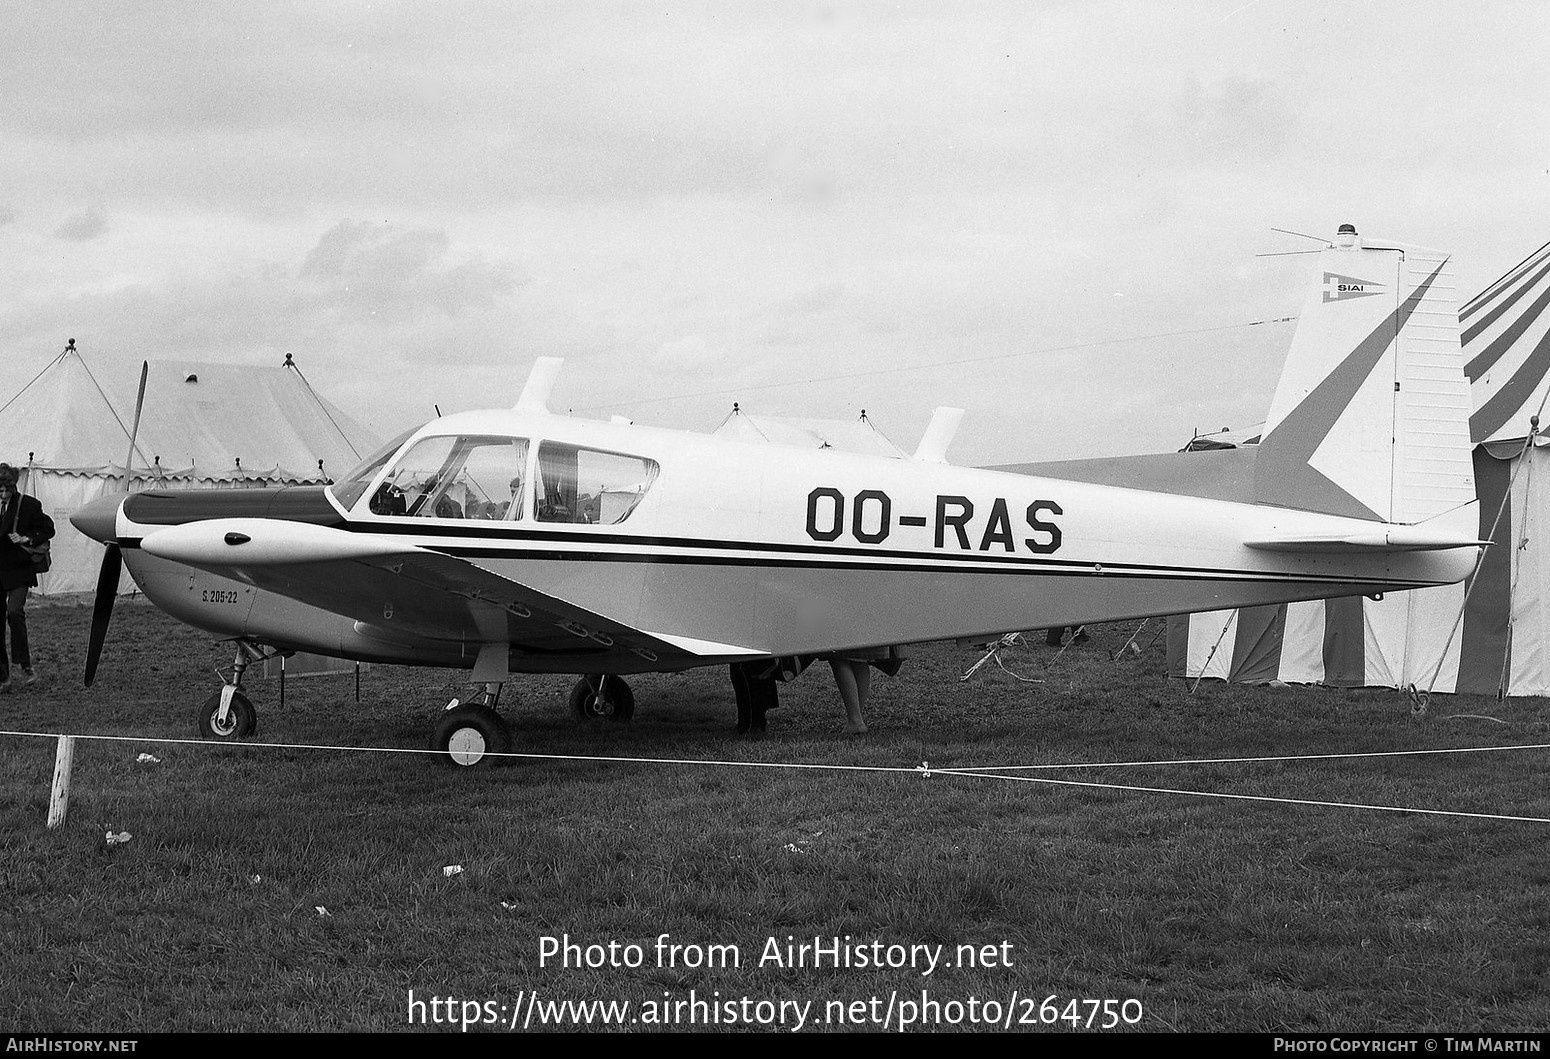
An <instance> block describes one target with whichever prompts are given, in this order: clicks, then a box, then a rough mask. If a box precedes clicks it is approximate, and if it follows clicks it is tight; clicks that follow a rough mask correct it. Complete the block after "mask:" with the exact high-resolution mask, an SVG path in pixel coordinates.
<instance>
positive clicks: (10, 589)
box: [0, 463, 54, 692]
mask: <svg viewBox="0 0 1550 1059" xmlns="http://www.w3.org/2000/svg"><path fill="white" fill-rule="evenodd" d="M16 479H17V474H16V468H15V467H12V466H11V465H10V464H8V463H0V591H3V592H4V593H5V624H6V626H7V628H8V629H9V630H10V634H11V655H13V656H15V661H16V668H17V670H19V673H20V675H19V677H17V676H16V675H15V674H13V673H12V671H11V659H10V658H8V657H7V655H6V650H5V635H4V633H3V632H0V692H7V691H10V690H11V689H12V688H13V687H15V686H16V684H17V683H18V682H19V683H22V684H31V683H32V682H33V681H34V680H37V679H38V675H37V673H36V672H35V671H34V670H33V668H32V651H31V646H30V645H29V644H28V643H27V611H26V608H27V593H28V592H29V591H30V590H32V589H34V588H37V587H38V575H37V572H36V568H35V567H34V565H33V559H32V555H31V553H29V552H28V551H27V550H26V548H25V547H23V545H26V546H28V547H32V546H36V545H39V544H42V543H43V542H44V541H47V540H52V539H53V537H54V520H53V519H51V518H49V517H48V515H46V514H44V512H43V505H42V504H40V503H38V501H37V500H36V498H34V497H30V496H23V495H22V494H21V493H18V492H17V491H16Z"/></svg>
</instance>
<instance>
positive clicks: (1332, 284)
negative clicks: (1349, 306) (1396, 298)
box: [1324, 272, 1383, 305]
mask: <svg viewBox="0 0 1550 1059" xmlns="http://www.w3.org/2000/svg"><path fill="white" fill-rule="evenodd" d="M1382 293H1383V284H1381V283H1372V282H1369V281H1368V280H1365V279H1352V278H1351V277H1350V276H1341V275H1338V274H1336V273H1334V272H1326V273H1324V303H1325V304H1326V305H1327V304H1329V303H1330V302H1343V301H1345V300H1346V299H1347V298H1366V297H1368V296H1369V295H1373V294H1382Z"/></svg>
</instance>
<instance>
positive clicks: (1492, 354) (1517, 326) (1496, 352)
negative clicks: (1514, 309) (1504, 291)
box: [1460, 265, 1550, 382]
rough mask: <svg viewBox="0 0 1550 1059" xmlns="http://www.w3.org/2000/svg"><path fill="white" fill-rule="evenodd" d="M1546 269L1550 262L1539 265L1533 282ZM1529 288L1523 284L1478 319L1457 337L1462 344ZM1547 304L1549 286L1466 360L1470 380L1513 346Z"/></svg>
mask: <svg viewBox="0 0 1550 1059" xmlns="http://www.w3.org/2000/svg"><path fill="white" fill-rule="evenodd" d="M1547 273H1550V265H1546V266H1545V267H1544V268H1542V269H1540V271H1539V274H1538V275H1537V276H1535V277H1534V280H1533V282H1534V283H1538V282H1539V281H1540V280H1542V279H1544V278H1545V275H1546V274H1547ZM1532 289H1533V285H1532V284H1530V285H1529V286H1526V287H1524V288H1523V289H1522V290H1520V291H1518V292H1516V293H1515V294H1513V296H1512V297H1511V298H1508V299H1507V300H1506V301H1505V302H1503V303H1502V305H1501V307H1500V308H1498V309H1495V310H1493V311H1492V313H1491V315H1490V317H1489V319H1486V320H1482V321H1480V323H1478V324H1476V325H1475V326H1474V327H1471V328H1470V329H1469V330H1468V331H1466V332H1465V333H1464V335H1463V336H1462V338H1461V339H1460V341H1462V342H1463V344H1464V345H1465V346H1466V347H1467V346H1468V345H1469V343H1470V342H1471V341H1472V340H1473V339H1474V337H1475V335H1477V334H1479V333H1480V330H1481V328H1483V327H1485V326H1486V325H1487V324H1490V323H1492V322H1494V321H1495V320H1496V318H1497V317H1498V316H1500V315H1501V314H1502V313H1503V312H1505V311H1506V310H1507V309H1508V308H1510V307H1511V306H1512V305H1514V304H1516V303H1517V301H1518V299H1520V298H1522V297H1523V296H1524V295H1526V294H1527V293H1528V292H1529V291H1531V290H1532ZM1547 304H1550V287H1546V288H1545V289H1544V290H1542V291H1540V292H1539V297H1537V298H1535V299H1534V301H1533V304H1531V305H1530V306H1529V307H1528V308H1527V309H1525V310H1523V313H1522V314H1521V315H1520V316H1519V317H1518V318H1517V319H1515V320H1514V321H1513V322H1512V323H1511V324H1510V325H1509V326H1508V327H1507V329H1506V330H1505V331H1503V332H1502V333H1501V334H1499V335H1497V336H1496V337H1495V338H1494V339H1492V341H1491V344H1490V345H1488V346H1486V347H1485V349H1484V350H1482V351H1481V352H1480V353H1478V354H1476V355H1475V356H1474V358H1473V359H1471V360H1470V362H1469V363H1468V364H1465V365H1464V374H1465V375H1467V376H1468V377H1469V381H1470V382H1474V381H1475V380H1476V379H1478V378H1480V376H1482V375H1484V374H1485V373H1486V372H1488V371H1490V370H1491V367H1492V366H1493V365H1494V364H1495V363H1496V362H1497V361H1498V360H1501V359H1502V357H1503V356H1505V355H1506V353H1507V351H1508V350H1509V349H1511V348H1512V344H1513V343H1514V342H1516V341H1517V340H1518V339H1519V338H1521V337H1522V336H1523V332H1524V331H1527V330H1528V329H1529V326H1530V325H1531V324H1533V322H1534V321H1535V320H1537V319H1539V314H1540V313H1542V312H1544V311H1545V306H1546V305H1547Z"/></svg>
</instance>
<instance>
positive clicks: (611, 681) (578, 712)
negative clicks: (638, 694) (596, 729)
mask: <svg viewBox="0 0 1550 1059" xmlns="http://www.w3.org/2000/svg"><path fill="white" fill-rule="evenodd" d="M599 679H600V678H598V677H596V676H585V677H582V678H581V679H580V680H578V681H576V686H575V687H573V688H571V691H570V712H571V716H572V717H574V718H576V720H578V721H585V722H594V721H628V720H629V719H630V718H631V717H633V716H635V693H634V692H633V691H631V690H630V686H629V685H628V684H626V683H625V682H624V678H623V677H614V676H611V677H609V678H608V680H607V681H605V682H603V694H602V695H599V694H598V693H597V686H598V683H599Z"/></svg>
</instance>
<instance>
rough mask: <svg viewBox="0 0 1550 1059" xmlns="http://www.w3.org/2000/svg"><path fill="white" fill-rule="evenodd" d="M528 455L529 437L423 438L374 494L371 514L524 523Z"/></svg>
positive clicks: (406, 454) (405, 454) (394, 466)
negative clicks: (523, 508)
mask: <svg viewBox="0 0 1550 1059" xmlns="http://www.w3.org/2000/svg"><path fill="white" fill-rule="evenodd" d="M527 453H528V442H527V439H526V438H494V437H432V438H422V439H421V440H420V441H418V442H416V443H415V444H414V446H413V447H412V448H410V449H409V451H408V452H406V453H404V455H403V457H402V458H401V459H399V460H398V462H397V463H395V464H394V465H393V469H392V470H391V471H390V472H389V473H388V476H387V478H385V479H384V480H383V482H382V484H381V485H380V486H379V487H378V488H377V491H376V493H374V494H373V495H372V498H371V505H370V506H371V511H372V512H373V513H374V514H377V515H404V516H408V517H410V518H444V519H501V520H511V519H519V518H521V517H522V501H523V496H524V489H523V483H524V482H525V481H526V475H527Z"/></svg>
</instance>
